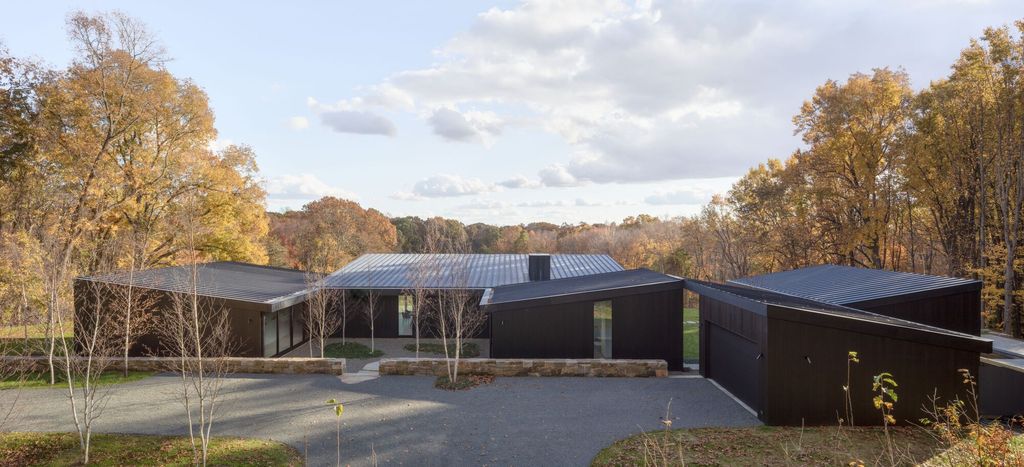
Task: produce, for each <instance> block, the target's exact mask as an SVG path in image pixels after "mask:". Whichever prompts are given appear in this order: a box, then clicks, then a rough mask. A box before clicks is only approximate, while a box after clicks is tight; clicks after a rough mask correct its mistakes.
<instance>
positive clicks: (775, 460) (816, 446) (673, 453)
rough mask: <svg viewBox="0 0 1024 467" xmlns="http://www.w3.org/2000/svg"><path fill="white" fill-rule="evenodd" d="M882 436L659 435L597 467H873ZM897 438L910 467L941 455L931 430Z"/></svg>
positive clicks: (772, 431)
mask: <svg viewBox="0 0 1024 467" xmlns="http://www.w3.org/2000/svg"><path fill="white" fill-rule="evenodd" d="M881 433H882V431H881V429H880V428H853V429H851V428H845V429H843V430H842V431H839V430H838V429H837V428H836V427H814V428H804V429H801V428H799V427H752V428H697V429H686V430H671V431H658V432H653V433H649V434H641V435H636V436H632V437H629V438H626V439H624V440H621V441H617V442H615V443H614V444H612V445H611V446H609V447H607V448H605V449H604V450H602V451H601V452H600V453H598V455H597V457H595V458H594V462H593V465H597V466H604V465H641V464H645V463H647V464H651V463H654V464H657V465H663V464H666V463H667V464H672V465H679V464H681V463H682V462H680V455H682V459H681V460H682V461H683V462H684V463H687V464H691V463H692V464H699V465H847V464H848V463H849V462H851V461H853V460H860V461H862V462H865V463H867V464H869V465H871V464H876V463H877V462H876V461H877V460H878V459H879V456H880V455H881V453H882V452H884V448H883V445H884V439H883V438H882V436H881ZM893 433H894V437H893V439H894V440H895V442H896V445H897V446H898V451H900V452H903V453H905V455H906V456H908V457H907V458H906V459H905V460H906V461H907V463H915V462H921V461H925V460H927V459H930V458H931V457H932V456H934V455H935V454H936V453H937V450H938V444H937V442H936V441H935V440H934V439H933V438H932V437H931V436H930V435H929V434H928V433H927V432H926V431H925V430H922V429H920V428H913V427H909V428H897V429H895V430H893ZM645 440H646V441H647V442H646V443H645ZM645 454H646V457H645ZM645 458H646V459H648V461H647V462H645ZM665 460H667V462H665Z"/></svg>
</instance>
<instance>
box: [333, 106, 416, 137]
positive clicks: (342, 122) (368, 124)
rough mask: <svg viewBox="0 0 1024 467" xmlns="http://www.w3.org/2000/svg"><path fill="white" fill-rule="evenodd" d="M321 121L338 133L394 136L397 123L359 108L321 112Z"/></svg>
mask: <svg viewBox="0 0 1024 467" xmlns="http://www.w3.org/2000/svg"><path fill="white" fill-rule="evenodd" d="M320 121H321V122H323V124H324V125H327V126H328V127H330V128H331V129H332V130H334V131H337V132H338V133H356V134H360V135H384V136H394V135H395V133H397V132H398V130H397V129H396V128H395V124H394V123H392V122H391V120H388V119H387V118H384V117H382V116H380V115H377V114H374V113H370V112H363V111H358V110H335V111H330V112H324V113H322V114H320Z"/></svg>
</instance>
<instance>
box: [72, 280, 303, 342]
mask: <svg viewBox="0 0 1024 467" xmlns="http://www.w3.org/2000/svg"><path fill="white" fill-rule="evenodd" d="M113 287H120V286H118V285H112V284H108V285H106V286H105V288H107V289H109V288H113ZM94 290H95V289H93V288H91V287H89V286H88V285H87V283H86V282H85V281H81V280H79V281H76V282H75V288H74V292H75V313H76V314H80V316H81V314H83V313H92V312H93V311H94V310H95V307H94V303H95V302H94V300H95V297H94V295H95V292H94ZM136 291H137V292H136V293H139V294H149V295H150V296H151V297H152V298H153V304H152V306H151V307H149V308H148V309H147V310H145V313H146V314H148V315H149V316H148V318H147V321H148V326H150V329H151V330H150V331H149V332H147V333H144V334H142V335H140V336H139V337H138V338H137V339H136V340H135V342H134V343H133V344H132V346H131V348H130V349H129V352H128V353H129V355H130V356H133V357H145V356H150V355H162V354H165V353H166V343H164V342H162V341H161V337H160V335H159V334H158V333H157V332H156V331H155V330H153V329H155V327H156V326H160V325H161V319H162V316H163V315H164V314H165V313H167V312H168V310H170V309H171V308H172V306H173V304H174V301H173V299H172V295H173V294H172V293H170V292H165V291H160V290H152V289H142V288H136ZM200 302H201V304H202V305H201V306H203V307H204V308H205V309H223V310H224V311H225V312H227V314H228V326H229V331H228V332H229V333H230V334H231V337H230V339H231V344H230V349H231V355H232V356H237V357H262V356H263V347H262V343H263V340H262V339H263V335H262V317H261V312H262V308H261V306H260V305H259V304H254V303H246V302H239V301H234V300H221V299H216V298H210V297H200ZM304 306H305V305H304V304H298V305H293V306H291V307H289V309H290V310H293V312H296V311H297V312H299V313H302V312H303V310H304ZM108 311H109V310H108ZM136 313H137V314H136V316H135V317H134V318H133V319H135V320H136V322H137V323H138V324H137V325H142V316H141V314H142V310H137V312H136Z"/></svg>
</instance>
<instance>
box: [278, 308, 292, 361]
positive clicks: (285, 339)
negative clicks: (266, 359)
mask: <svg viewBox="0 0 1024 467" xmlns="http://www.w3.org/2000/svg"><path fill="white" fill-rule="evenodd" d="M291 326H292V311H291V310H289V309H287V308H286V309H284V310H281V311H279V312H277V343H278V348H277V351H278V352H284V351H285V350H288V348H289V347H291V346H292V327H291Z"/></svg>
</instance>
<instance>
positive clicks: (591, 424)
mask: <svg viewBox="0 0 1024 467" xmlns="http://www.w3.org/2000/svg"><path fill="white" fill-rule="evenodd" d="M177 384H180V380H178V379H176V378H175V377H174V376H172V375H158V376H154V377H151V378H147V379H145V380H142V381H138V382H135V383H127V384H123V385H118V386H114V387H111V391H110V398H109V400H108V404H107V407H106V411H105V412H104V414H103V416H102V418H101V419H100V420H99V422H98V423H97V426H98V428H97V431H103V432H124V433H148V434H184V433H185V427H184V426H183V421H182V420H183V417H182V415H181V405H180V404H179V402H178V398H177V396H176V392H175V390H176V388H177V386H176V385H177ZM432 384H433V378H430V377H417V376H388V377H382V378H379V379H375V380H371V381H366V382H363V383H359V384H343V383H342V382H341V381H340V380H339V378H338V377H335V376H327V375H236V376H233V377H231V378H230V379H229V380H228V381H227V382H226V384H225V386H224V396H223V399H222V400H223V405H222V406H221V408H220V410H219V412H218V417H219V419H218V420H217V423H216V424H215V426H214V432H215V433H216V434H220V435H234V436H251V437H259V438H268V439H274V440H279V441H283V442H285V443H288V444H290V445H292V446H295V447H296V448H297V449H298V450H299V451H300V452H302V451H303V450H304V449H305V446H306V445H307V442H306V441H307V440H308V452H309V465H326V464H333V463H334V459H335V451H334V449H335V448H334V446H335V444H334V443H335V441H334V418H333V413H332V412H331V410H330V409H329V408H327V407H325V406H324V405H323V402H324V401H325V400H327V399H330V398H337V399H339V400H341V401H342V402H344V404H345V414H344V416H343V417H342V420H343V424H342V456H343V462H345V463H351V464H352V465H367V464H368V463H369V460H370V457H371V452H376V455H377V459H378V461H379V463H380V464H381V465H586V464H588V463H589V462H590V460H591V459H592V458H593V456H594V455H595V454H597V452H598V451H599V450H601V449H602V448H603V447H605V446H606V445H608V444H610V443H611V442H613V441H615V440H616V439H619V438H622V437H625V436H627V435H629V434H632V433H637V432H639V431H640V430H656V429H659V427H660V423H659V417H661V416H663V415H664V413H665V406H666V404H667V403H668V401H669V399H672V400H673V402H672V416H673V417H674V418H675V420H674V424H673V426H674V427H697V426H742V425H754V424H757V423H758V421H757V420H756V419H755V418H754V417H753V416H752V415H750V413H748V412H747V411H745V410H744V409H743V408H741V407H740V406H739V405H737V404H736V403H734V402H733V401H732V400H731V399H730V398H729V397H728V396H727V395H725V394H724V393H722V392H721V391H719V390H718V389H717V388H716V387H715V386H714V385H712V384H711V383H710V382H708V381H706V380H703V379H700V378H659V379H610V378H609V379H598V378H499V379H497V380H496V381H495V382H494V383H493V384H490V385H486V386H482V387H478V388H475V389H472V390H469V391H461V392H449V391H441V390H438V389H434V388H433V386H432ZM15 395H16V394H15V392H14V391H0V399H3V400H4V402H5V403H8V402H10V400H11V399H12V398H13V397H14V396H15ZM17 404H18V405H17V409H16V411H15V412H16V414H17V418H16V419H14V420H12V422H11V423H9V424H8V427H9V429H12V430H15V431H73V430H74V428H73V425H72V422H71V418H70V414H69V411H68V409H67V402H66V400H65V399H64V396H63V391H61V390H57V389H36V390H23V391H20V395H18V402H17Z"/></svg>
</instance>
